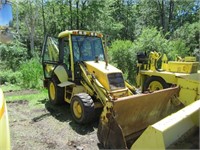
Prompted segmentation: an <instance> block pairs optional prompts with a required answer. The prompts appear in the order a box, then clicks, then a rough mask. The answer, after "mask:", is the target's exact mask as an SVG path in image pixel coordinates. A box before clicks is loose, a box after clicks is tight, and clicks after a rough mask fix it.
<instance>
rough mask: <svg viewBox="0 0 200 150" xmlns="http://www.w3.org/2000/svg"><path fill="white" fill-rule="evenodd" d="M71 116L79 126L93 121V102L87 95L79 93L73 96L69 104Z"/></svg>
mask: <svg viewBox="0 0 200 150" xmlns="http://www.w3.org/2000/svg"><path fill="white" fill-rule="evenodd" d="M70 109H71V114H72V117H73V118H74V120H75V121H76V122H77V123H79V124H86V123H89V122H92V121H94V119H95V108H94V102H93V100H92V98H91V96H90V95H88V94H87V93H80V94H76V95H74V96H73V98H72V100H71V104H70Z"/></svg>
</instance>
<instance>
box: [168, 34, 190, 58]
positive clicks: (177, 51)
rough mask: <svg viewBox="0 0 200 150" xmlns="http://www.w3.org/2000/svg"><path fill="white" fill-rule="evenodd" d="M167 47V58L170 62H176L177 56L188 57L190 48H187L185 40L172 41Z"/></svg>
mask: <svg viewBox="0 0 200 150" xmlns="http://www.w3.org/2000/svg"><path fill="white" fill-rule="evenodd" d="M168 43H169V44H168V45H167V48H168V53H167V56H168V58H169V60H175V58H176V56H177V55H178V56H181V57H184V56H188V55H187V52H188V50H189V48H187V47H186V44H185V42H184V40H182V39H180V38H178V39H174V40H170V41H169V42H168Z"/></svg>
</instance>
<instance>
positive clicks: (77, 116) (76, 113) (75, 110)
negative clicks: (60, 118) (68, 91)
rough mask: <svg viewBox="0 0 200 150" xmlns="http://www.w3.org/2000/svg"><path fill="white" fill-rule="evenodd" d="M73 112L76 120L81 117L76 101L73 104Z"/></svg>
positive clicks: (80, 108)
mask: <svg viewBox="0 0 200 150" xmlns="http://www.w3.org/2000/svg"><path fill="white" fill-rule="evenodd" d="M73 112H74V115H75V117H76V118H78V119H79V118H81V116H82V107H81V104H80V103H79V102H78V101H75V102H74V104H73Z"/></svg>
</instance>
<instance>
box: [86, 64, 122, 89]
mask: <svg viewBox="0 0 200 150" xmlns="http://www.w3.org/2000/svg"><path fill="white" fill-rule="evenodd" d="M85 65H86V67H87V69H88V71H89V73H91V74H93V75H95V77H96V78H97V80H98V81H99V82H100V83H101V84H102V85H103V86H104V88H106V89H107V90H108V91H114V90H119V89H124V88H125V82H124V79H123V76H122V71H121V70H119V69H117V68H116V67H114V66H112V65H110V64H108V65H107V66H106V63H105V62H104V61H98V62H95V61H87V62H85Z"/></svg>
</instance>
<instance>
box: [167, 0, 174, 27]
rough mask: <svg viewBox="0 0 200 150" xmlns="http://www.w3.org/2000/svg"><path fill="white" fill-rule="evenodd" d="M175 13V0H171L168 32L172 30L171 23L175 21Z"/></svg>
mask: <svg viewBox="0 0 200 150" xmlns="http://www.w3.org/2000/svg"><path fill="white" fill-rule="evenodd" d="M173 12H174V0H170V2H169V26H168V28H169V29H168V30H170V27H171V21H172V19H173Z"/></svg>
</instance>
